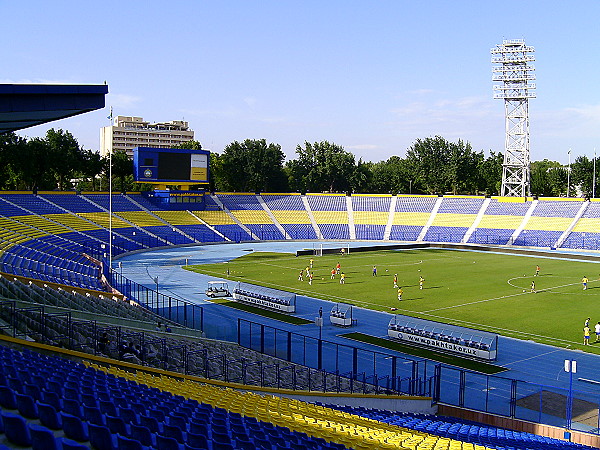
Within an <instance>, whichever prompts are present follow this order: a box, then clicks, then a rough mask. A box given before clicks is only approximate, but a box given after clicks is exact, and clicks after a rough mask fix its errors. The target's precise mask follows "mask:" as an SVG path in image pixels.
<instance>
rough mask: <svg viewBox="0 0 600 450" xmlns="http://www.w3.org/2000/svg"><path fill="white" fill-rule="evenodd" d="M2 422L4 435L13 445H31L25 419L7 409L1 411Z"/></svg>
mask: <svg viewBox="0 0 600 450" xmlns="http://www.w3.org/2000/svg"><path fill="white" fill-rule="evenodd" d="M1 416H2V423H3V424H4V435H5V436H6V438H7V439H8V441H9V442H10V443H12V444H15V445H21V446H23V447H29V446H30V445H31V434H30V433H29V428H28V427H27V421H26V420H25V419H24V418H23V417H21V416H19V415H18V414H13V413H11V412H9V411H2V413H1Z"/></svg>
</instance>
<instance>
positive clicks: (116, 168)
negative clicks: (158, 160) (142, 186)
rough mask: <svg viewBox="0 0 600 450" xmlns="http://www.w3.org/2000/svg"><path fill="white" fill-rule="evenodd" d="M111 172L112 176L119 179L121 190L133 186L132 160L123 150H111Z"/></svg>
mask: <svg viewBox="0 0 600 450" xmlns="http://www.w3.org/2000/svg"><path fill="white" fill-rule="evenodd" d="M112 174H113V177H114V178H117V179H118V180H119V182H120V190H121V192H124V191H126V190H128V188H130V187H132V186H133V161H132V160H130V159H129V157H128V156H127V153H126V152H125V150H115V151H114V152H113V154H112ZM113 190H114V187H113Z"/></svg>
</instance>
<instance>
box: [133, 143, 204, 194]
mask: <svg viewBox="0 0 600 450" xmlns="http://www.w3.org/2000/svg"><path fill="white" fill-rule="evenodd" d="M209 161H210V152H209V151H208V150H190V149H183V148H152V147H136V148H134V149H133V173H134V179H135V181H136V182H137V183H152V184H161V185H168V184H171V185H192V184H208V176H209Z"/></svg>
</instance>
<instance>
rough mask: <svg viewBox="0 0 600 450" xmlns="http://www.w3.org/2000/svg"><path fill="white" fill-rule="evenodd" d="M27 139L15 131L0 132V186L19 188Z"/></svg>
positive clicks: (3, 187)
mask: <svg viewBox="0 0 600 450" xmlns="http://www.w3.org/2000/svg"><path fill="white" fill-rule="evenodd" d="M27 145H28V143H27V140H26V139H24V138H22V137H20V136H17V135H16V134H15V133H7V134H0V188H2V189H19V185H20V183H21V175H22V172H21V170H20V165H21V164H22V163H23V162H24V161H25V160H26V147H27Z"/></svg>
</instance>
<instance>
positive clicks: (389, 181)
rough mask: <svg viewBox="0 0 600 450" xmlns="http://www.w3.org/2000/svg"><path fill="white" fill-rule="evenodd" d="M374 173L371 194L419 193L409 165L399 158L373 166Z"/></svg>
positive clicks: (391, 158)
mask: <svg viewBox="0 0 600 450" xmlns="http://www.w3.org/2000/svg"><path fill="white" fill-rule="evenodd" d="M372 172H373V177H372V182H371V192H374V193H380V194H386V193H392V194H395V193H401V194H409V193H410V194H412V193H413V192H417V191H418V186H417V185H416V183H415V180H414V179H413V173H412V172H411V170H410V169H409V167H408V163H407V162H406V160H405V159H402V158H400V157H399V156H392V157H390V158H389V159H388V160H387V161H380V162H378V163H375V164H373V167H372Z"/></svg>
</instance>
